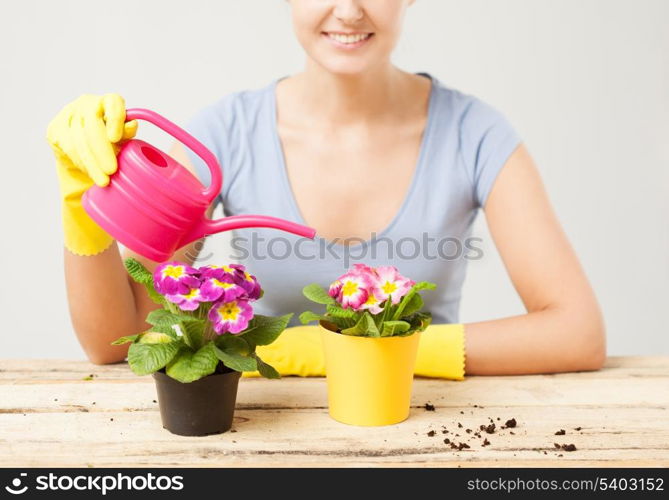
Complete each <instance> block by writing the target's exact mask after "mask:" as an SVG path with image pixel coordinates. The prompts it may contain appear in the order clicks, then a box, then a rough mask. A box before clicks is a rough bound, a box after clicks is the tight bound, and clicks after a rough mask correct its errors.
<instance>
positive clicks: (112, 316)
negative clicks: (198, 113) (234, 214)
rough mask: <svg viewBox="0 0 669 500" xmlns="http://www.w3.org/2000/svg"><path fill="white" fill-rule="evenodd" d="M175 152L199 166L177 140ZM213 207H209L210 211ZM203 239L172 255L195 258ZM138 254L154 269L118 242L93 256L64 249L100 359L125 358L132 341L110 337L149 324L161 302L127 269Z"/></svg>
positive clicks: (87, 333) (82, 337)
mask: <svg viewBox="0 0 669 500" xmlns="http://www.w3.org/2000/svg"><path fill="white" fill-rule="evenodd" d="M169 154H170V156H172V157H173V158H174V159H176V160H177V161H178V162H180V163H181V164H182V165H184V166H185V167H186V168H188V169H189V170H190V171H191V172H193V174H194V175H195V172H194V169H193V167H192V165H191V164H190V162H189V161H188V158H187V157H186V155H185V151H184V150H183V147H182V146H180V145H179V144H178V143H177V144H175V146H174V147H173V148H172V150H170V153H169ZM212 212H213V207H211V206H210V207H209V208H208V210H207V217H211V214H212ZM200 243H201V241H195V242H193V243H190V244H189V245H187V246H185V247H183V248H181V249H179V250H178V251H177V252H175V254H174V255H173V256H172V257H171V258H170V260H180V261H183V262H188V263H189V264H192V262H193V260H194V259H195V258H196V256H197V253H198V248H200V246H199V245H200ZM128 257H134V258H135V259H137V260H138V261H140V262H141V263H142V264H144V265H145V266H146V267H147V269H149V270H150V271H153V270H154V269H155V268H156V267H157V266H158V263H157V262H153V261H151V260H149V259H147V258H145V257H142V256H140V255H138V254H136V253H134V252H132V251H130V250H125V251H124V253H123V255H121V253H120V251H119V247H118V245H117V243H116V242H114V243H113V244H112V245H111V246H110V247H109V248H107V249H106V250H105V251H104V252H101V253H99V254H97V255H93V256H79V255H75V254H74V253H72V252H70V251H68V250H67V249H65V282H66V288H67V297H68V303H69V307H70V317H71V319H72V326H73V328H74V330H75V332H76V334H77V338H78V339H79V343H80V344H81V346H82V348H83V349H84V352H85V353H86V356H87V357H88V359H89V360H90V361H92V362H93V363H96V364H104V363H115V362H118V361H122V360H123V359H125V357H126V355H127V352H128V347H129V344H125V345H121V346H112V345H110V343H111V342H112V341H114V340H116V339H117V338H118V337H121V336H123V335H132V334H135V333H138V332H141V331H143V330H146V329H147V328H148V327H149V324H148V323H146V322H145V321H144V320H145V318H146V316H147V314H148V313H149V312H150V311H152V310H153V309H156V308H157V307H158V306H157V305H156V304H154V303H153V302H152V301H151V299H149V297H148V295H147V293H146V290H145V289H144V287H143V286H142V285H139V284H137V283H135V282H134V281H133V280H132V279H131V278H130V276H129V275H128V273H127V272H126V270H125V267H124V265H123V259H126V258H128Z"/></svg>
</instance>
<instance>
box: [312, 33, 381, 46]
mask: <svg viewBox="0 0 669 500" xmlns="http://www.w3.org/2000/svg"><path fill="white" fill-rule="evenodd" d="M323 35H324V36H325V37H326V38H328V39H329V40H330V41H332V42H334V43H335V45H338V46H340V47H346V48H355V47H360V46H361V45H364V44H365V42H367V41H368V40H369V39H370V38H372V37H373V36H374V33H335V32H323Z"/></svg>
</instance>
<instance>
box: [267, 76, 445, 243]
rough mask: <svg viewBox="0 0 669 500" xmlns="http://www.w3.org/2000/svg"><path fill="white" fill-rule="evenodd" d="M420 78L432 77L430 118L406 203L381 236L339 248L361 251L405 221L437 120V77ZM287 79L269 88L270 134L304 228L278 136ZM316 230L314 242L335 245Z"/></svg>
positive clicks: (291, 202) (295, 212)
mask: <svg viewBox="0 0 669 500" xmlns="http://www.w3.org/2000/svg"><path fill="white" fill-rule="evenodd" d="M416 74H418V75H421V76H425V77H427V78H429V80H430V95H429V98H428V105H427V119H426V121H425V127H424V128H423V133H422V136H421V141H420V150H419V151H418V159H417V161H416V165H415V166H414V172H413V176H412V179H411V183H410V184H409V187H408V189H407V191H406V193H405V195H404V200H403V201H402V204H401V205H400V208H399V210H398V211H397V213H395V216H394V217H393V218H392V219H391V221H390V222H389V223H388V225H387V226H386V227H385V228H384V229H382V230H381V231H380V232H379V233H378V234H376V235H375V236H374V237H373V238H370V239H367V240H365V241H364V242H362V243H357V244H355V245H341V244H338V243H335V244H337V245H338V246H342V247H347V248H349V249H353V248H359V247H363V246H364V247H367V246H368V245H370V244H371V243H372V242H373V241H374V239H379V238H383V237H385V236H387V234H388V233H389V232H390V231H392V229H393V228H394V227H395V226H396V225H397V224H398V222H399V221H400V220H401V219H402V216H403V215H404V212H406V209H407V206H408V205H409V203H410V202H411V200H412V199H413V196H414V193H415V191H416V189H417V187H418V181H419V179H420V177H421V175H422V172H423V171H424V170H425V162H426V158H427V148H428V145H429V139H430V137H431V136H432V133H431V132H432V129H433V127H434V125H433V122H434V121H435V115H436V111H435V109H434V108H435V100H436V86H437V82H436V80H435V78H434V77H433V76H432V75H430V74H429V73H423V72H420V73H416ZM284 78H286V77H285V76H284V77H281V78H277V79H275V80H274V81H273V82H272V83H271V84H270V86H269V93H270V103H271V106H270V108H271V109H270V115H271V117H270V127H271V129H272V130H271V133H272V136H273V138H274V145H275V150H276V155H277V158H278V162H279V170H280V171H281V172H280V174H279V175H280V176H281V182H282V184H283V189H284V191H285V196H286V198H287V199H288V204H289V205H290V210H291V211H292V216H291V219H292V220H293V221H295V222H297V223H299V224H303V225H308V224H307V222H306V221H305V220H304V217H303V216H302V212H301V210H300V207H299V205H298V204H297V199H296V198H295V192H294V191H293V188H292V185H291V184H290V178H289V176H288V168H287V166H286V157H285V153H284V150H283V145H282V143H281V137H280V136H279V128H278V112H277V98H276V87H277V84H278V83H279V81H281V80H283V79H284ZM315 229H316V236H315V237H314V241H317V242H318V241H323V243H324V244H326V245H328V244H331V243H333V241H331V240H328V239H326V238H323V237H321V236H318V228H315Z"/></svg>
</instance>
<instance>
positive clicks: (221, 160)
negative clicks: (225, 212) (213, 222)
mask: <svg viewBox="0 0 669 500" xmlns="http://www.w3.org/2000/svg"><path fill="white" fill-rule="evenodd" d="M183 129H184V130H185V131H186V132H188V133H189V134H190V135H192V136H193V137H195V138H196V139H197V140H198V141H200V142H201V143H202V144H203V145H204V146H205V147H206V148H207V149H208V150H209V151H211V152H212V153H213V154H214V156H215V157H216V160H217V161H218V164H219V166H220V168H221V173H222V174H223V187H222V189H221V193H219V194H218V196H216V198H215V199H214V202H213V205H214V207H217V206H218V204H219V203H222V202H223V199H224V187H225V173H226V172H225V168H226V167H225V165H226V164H227V163H228V162H227V158H225V157H224V152H225V151H226V149H227V148H226V146H225V144H224V142H225V140H226V135H227V134H226V131H225V125H224V123H223V121H222V120H221V117H220V113H219V111H218V103H216V104H213V105H209V106H207V107H205V108H202V109H200V110H199V111H198V112H197V113H196V114H195V115H193V116H192V117H191V118H190V119H189V120H188V121H187V122H186V125H185V126H184V127H183ZM184 147H185V149H186V152H187V155H188V159H189V160H190V162H191V164H192V165H193V167H194V168H195V172H196V174H197V177H198V179H199V180H200V182H201V183H202V184H203V185H205V186H208V185H209V184H210V183H211V172H210V171H209V167H208V166H207V164H206V163H205V161H204V160H203V159H202V158H200V157H199V156H198V155H197V154H196V153H195V152H194V151H192V150H191V149H190V148H188V147H187V146H184Z"/></svg>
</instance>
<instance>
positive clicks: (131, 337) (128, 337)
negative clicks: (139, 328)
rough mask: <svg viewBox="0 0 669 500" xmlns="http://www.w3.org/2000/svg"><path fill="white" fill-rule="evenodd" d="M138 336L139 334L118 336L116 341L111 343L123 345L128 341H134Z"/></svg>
mask: <svg viewBox="0 0 669 500" xmlns="http://www.w3.org/2000/svg"><path fill="white" fill-rule="evenodd" d="M137 337H139V334H137V335H125V336H124V337H119V338H117V339H116V340H115V341H114V342H112V343H111V345H122V344H127V343H128V342H134V341H135V340H136V339H137Z"/></svg>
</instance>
